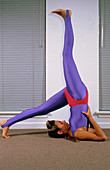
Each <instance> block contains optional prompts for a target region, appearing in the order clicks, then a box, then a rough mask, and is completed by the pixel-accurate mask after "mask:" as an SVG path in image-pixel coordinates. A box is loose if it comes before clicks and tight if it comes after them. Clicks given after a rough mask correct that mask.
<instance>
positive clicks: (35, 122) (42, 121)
mask: <svg viewBox="0 0 110 170" xmlns="http://www.w3.org/2000/svg"><path fill="white" fill-rule="evenodd" d="M16 115H17V114H11V113H9V114H3V113H2V114H1V112H0V122H1V121H3V120H7V119H10V118H12V117H13V116H16ZM47 120H48V115H43V116H35V117H33V118H29V119H26V120H23V121H20V122H18V123H15V124H14V125H12V126H11V127H10V129H46V121H47Z"/></svg>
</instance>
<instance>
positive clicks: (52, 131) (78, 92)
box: [1, 9, 106, 140]
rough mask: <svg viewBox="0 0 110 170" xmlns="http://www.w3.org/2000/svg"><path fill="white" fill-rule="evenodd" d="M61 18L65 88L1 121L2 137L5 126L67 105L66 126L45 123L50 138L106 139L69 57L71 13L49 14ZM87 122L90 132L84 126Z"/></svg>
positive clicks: (71, 45)
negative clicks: (94, 118) (92, 114)
mask: <svg viewBox="0 0 110 170" xmlns="http://www.w3.org/2000/svg"><path fill="white" fill-rule="evenodd" d="M52 13H56V14H58V15H60V16H61V17H63V19H64V22H65V37H64V50H63V67H64V76H65V81H66V88H64V89H63V90H61V91H60V92H58V93H57V94H55V95H54V96H53V97H51V98H50V99H49V100H47V101H46V102H45V103H44V104H42V105H41V106H39V107H36V108H32V109H28V110H25V111H23V112H21V113H20V114H18V115H16V116H15V117H13V118H11V119H9V120H8V121H7V120H5V121H2V122H1V126H2V128H3V133H2V136H3V137H5V138H9V136H8V135H7V133H8V130H9V127H10V126H11V125H12V124H14V123H16V122H18V121H21V120H25V119H28V118H31V117H33V116H37V115H44V114H48V113H49V112H52V111H54V110H56V109H59V108H61V107H64V106H66V105H67V104H69V105H70V112H71V116H70V119H69V124H68V123H67V122H65V121H48V122H47V128H48V134H49V136H51V137H66V138H69V139H70V138H75V139H85V140H86V139H87V140H106V135H105V134H104V132H103V131H102V130H101V128H100V127H99V126H98V124H97V123H96V122H95V121H94V120H93V118H92V116H91V112H90V108H89V107H88V90H87V88H86V86H85V85H84V83H83V82H82V80H81V78H80V76H79V73H78V70H77V67H76V65H75V62H74V60H73V56H72V48H73V43H74V36H73V30H72V25H71V11H70V10H62V9H58V10H55V11H52ZM89 121H90V122H91V124H92V125H93V127H94V129H92V128H89V127H88V122H89Z"/></svg>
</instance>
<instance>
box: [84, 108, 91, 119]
mask: <svg viewBox="0 0 110 170" xmlns="http://www.w3.org/2000/svg"><path fill="white" fill-rule="evenodd" d="M82 113H83V114H85V115H86V116H87V117H88V118H90V117H92V115H91V111H90V107H89V106H88V111H87V113H86V112H82Z"/></svg>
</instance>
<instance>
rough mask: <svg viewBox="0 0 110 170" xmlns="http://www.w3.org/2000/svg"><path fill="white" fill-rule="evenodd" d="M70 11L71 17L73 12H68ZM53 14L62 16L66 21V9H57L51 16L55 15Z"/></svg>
mask: <svg viewBox="0 0 110 170" xmlns="http://www.w3.org/2000/svg"><path fill="white" fill-rule="evenodd" d="M68 11H69V15H70V17H71V15H72V12H71V10H68ZM53 13H56V14H58V15H60V16H61V17H63V19H65V17H66V10H64V9H56V10H55V11H52V12H51V14H53Z"/></svg>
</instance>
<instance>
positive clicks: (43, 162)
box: [0, 129, 110, 170]
mask: <svg viewBox="0 0 110 170" xmlns="http://www.w3.org/2000/svg"><path fill="white" fill-rule="evenodd" d="M105 132H106V134H107V136H108V140H107V141H106V142H93V141H80V142H79V143H74V142H71V141H68V140H65V139H54V138H50V137H48V136H47V133H46V130H35V129H34V130H32V129H31V130H10V132H9V134H10V135H11V138H10V139H4V138H2V137H0V170H109V169H110V137H109V136H110V130H105Z"/></svg>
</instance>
